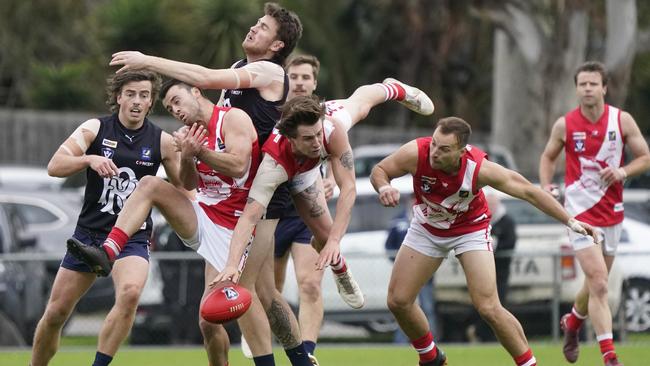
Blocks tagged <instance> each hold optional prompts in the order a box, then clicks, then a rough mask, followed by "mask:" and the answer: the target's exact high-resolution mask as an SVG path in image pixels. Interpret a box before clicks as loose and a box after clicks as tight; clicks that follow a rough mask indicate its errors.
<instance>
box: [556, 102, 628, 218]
mask: <svg viewBox="0 0 650 366" xmlns="http://www.w3.org/2000/svg"><path fill="white" fill-rule="evenodd" d="M564 118H565V121H566V135H565V139H566V144H565V145H564V152H565V154H566V173H565V177H564V183H565V185H566V191H565V201H564V206H565V207H566V210H567V211H568V212H569V214H571V215H572V216H575V217H576V218H577V219H578V220H580V221H584V222H586V223H588V224H591V225H595V226H612V225H616V224H618V223H619V222H621V221H623V183H622V182H616V183H614V184H612V185H610V186H609V187H606V186H605V185H604V184H603V182H602V180H601V179H600V175H599V172H600V170H601V169H603V168H605V167H607V166H611V167H613V168H619V167H620V166H621V164H622V163H623V147H624V145H625V144H624V142H623V134H622V132H621V111H620V110H619V109H618V108H615V107H612V106H610V105H607V104H606V105H605V111H604V113H603V114H602V116H600V118H599V119H598V121H596V123H592V122H591V121H589V120H588V119H587V118H586V117H585V116H583V115H582V112H581V111H580V108H576V109H574V110H573V111H571V112H569V113H567V114H566V115H565V116H564Z"/></svg>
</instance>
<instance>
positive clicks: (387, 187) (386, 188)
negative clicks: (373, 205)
mask: <svg viewBox="0 0 650 366" xmlns="http://www.w3.org/2000/svg"><path fill="white" fill-rule="evenodd" d="M391 188H393V186H391V185H390V184H386V185H385V186H381V187H379V188H378V189H377V192H379V194H382V193H384V192H386V191H387V190H389V189H391Z"/></svg>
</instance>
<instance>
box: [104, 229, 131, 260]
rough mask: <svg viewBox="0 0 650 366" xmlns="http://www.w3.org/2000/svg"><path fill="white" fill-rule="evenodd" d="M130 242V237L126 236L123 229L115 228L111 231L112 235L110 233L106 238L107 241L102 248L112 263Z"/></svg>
mask: <svg viewBox="0 0 650 366" xmlns="http://www.w3.org/2000/svg"><path fill="white" fill-rule="evenodd" d="M128 241H129V236H128V235H126V233H125V232H124V231H122V229H120V228H119V227H117V226H115V227H113V229H112V230H111V232H110V233H108V237H106V240H104V244H102V248H104V251H105V252H106V254H107V255H108V258H109V259H110V260H111V261H114V260H115V257H117V256H118V255H119V254H120V252H121V251H122V249H123V248H124V246H125V245H126V242H128Z"/></svg>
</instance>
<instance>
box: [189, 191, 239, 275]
mask: <svg viewBox="0 0 650 366" xmlns="http://www.w3.org/2000/svg"><path fill="white" fill-rule="evenodd" d="M192 207H193V208H194V213H195V214H196V221H197V228H196V233H194V235H192V237H191V238H189V239H186V238H180V235H179V238H180V239H181V240H182V241H183V244H185V245H186V246H188V247H190V248H192V249H194V250H196V252H197V253H199V254H200V255H201V257H203V258H204V259H205V260H206V261H208V263H210V265H211V266H212V267H214V268H215V269H216V270H217V271H219V272H221V271H223V269H224V267H225V266H226V262H227V261H228V253H229V251H230V240H231V239H232V234H233V231H232V230H230V229H226V228H225V227H223V226H219V225H217V224H215V223H214V222H212V220H210V218H209V217H208V215H207V214H206V213H205V211H203V208H202V207H201V206H200V205H199V203H198V202H197V201H192ZM251 242H252V239H251V241H249V242H248V246H247V247H246V250H245V251H244V255H243V256H242V259H241V262H240V263H239V269H240V270H243V268H244V265H245V264H246V259H247V258H248V251H249V250H250V245H251Z"/></svg>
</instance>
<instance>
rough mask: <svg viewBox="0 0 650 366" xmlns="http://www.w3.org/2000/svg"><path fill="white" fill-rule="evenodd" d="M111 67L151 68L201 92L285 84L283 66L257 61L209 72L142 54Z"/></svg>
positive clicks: (125, 56)
mask: <svg viewBox="0 0 650 366" xmlns="http://www.w3.org/2000/svg"><path fill="white" fill-rule="evenodd" d="M109 65H111V66H122V67H121V68H120V69H119V70H117V71H116V72H117V73H121V72H124V71H127V70H130V69H142V68H145V69H149V70H151V71H154V72H157V73H159V74H163V75H166V76H168V77H170V78H174V79H178V80H180V81H183V82H185V83H187V84H189V85H194V86H196V87H198V88H201V89H246V88H258V89H259V88H264V87H267V86H269V85H270V84H271V83H272V82H273V81H279V82H280V84H282V85H283V84H284V71H283V70H282V67H281V66H279V65H276V64H274V63H272V62H265V61H262V62H255V63H253V64H250V65H246V66H244V67H240V68H238V69H209V68H207V67H203V66H200V65H196V64H190V63H186V62H179V61H173V60H169V59H166V58H162V57H156V56H150V55H145V54H143V53H141V52H138V51H120V52H117V53H114V54H113V58H112V59H111V61H110V63H109Z"/></svg>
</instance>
